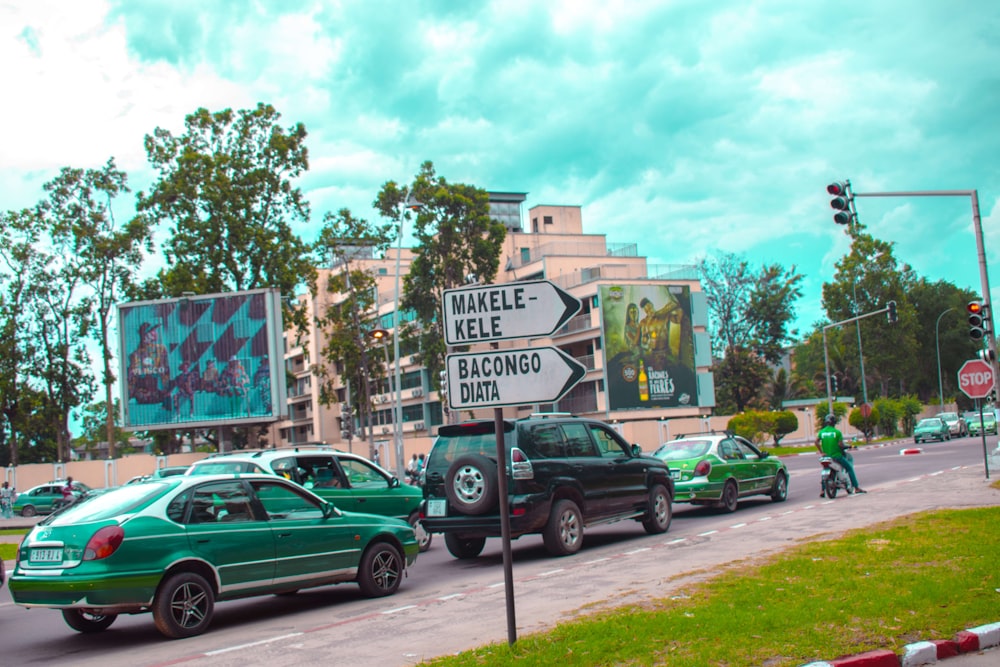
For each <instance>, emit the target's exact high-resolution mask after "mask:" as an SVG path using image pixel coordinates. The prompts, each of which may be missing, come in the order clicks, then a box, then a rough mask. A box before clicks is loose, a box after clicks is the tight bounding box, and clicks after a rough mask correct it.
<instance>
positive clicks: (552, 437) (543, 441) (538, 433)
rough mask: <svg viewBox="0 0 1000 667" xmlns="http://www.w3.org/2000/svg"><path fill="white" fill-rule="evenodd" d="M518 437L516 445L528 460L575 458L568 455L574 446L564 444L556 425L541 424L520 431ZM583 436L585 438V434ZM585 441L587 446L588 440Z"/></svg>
mask: <svg viewBox="0 0 1000 667" xmlns="http://www.w3.org/2000/svg"><path fill="white" fill-rule="evenodd" d="M520 435H521V437H519V438H518V440H517V444H518V446H519V447H520V448H521V449H523V450H524V451H525V453H526V454H527V455H528V456H529V457H530V458H544V459H556V458H560V457H563V456H575V454H571V453H568V452H570V451H572V450H573V447H574V445H572V444H569V443H567V442H564V440H563V432H562V430H561V429H560V428H559V426H558V425H556V424H541V425H538V426H532V427H531V428H529V429H521V431H520ZM583 435H584V437H585V438H586V436H587V434H586V433H584V434H583ZM586 439H587V445H588V446H589V444H590V438H586Z"/></svg>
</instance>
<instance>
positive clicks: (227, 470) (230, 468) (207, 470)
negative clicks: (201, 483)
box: [188, 461, 267, 475]
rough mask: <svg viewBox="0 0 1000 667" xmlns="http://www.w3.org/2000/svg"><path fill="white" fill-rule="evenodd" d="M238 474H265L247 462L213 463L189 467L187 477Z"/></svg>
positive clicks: (258, 467)
mask: <svg viewBox="0 0 1000 667" xmlns="http://www.w3.org/2000/svg"><path fill="white" fill-rule="evenodd" d="M240 472H258V473H266V472H267V471H265V470H264V469H263V468H261V467H260V466H257V465H254V464H253V463H250V462H249V461H213V462H211V463H200V464H198V465H193V466H191V470H189V471H188V474H189V475H230V474H233V473H240Z"/></svg>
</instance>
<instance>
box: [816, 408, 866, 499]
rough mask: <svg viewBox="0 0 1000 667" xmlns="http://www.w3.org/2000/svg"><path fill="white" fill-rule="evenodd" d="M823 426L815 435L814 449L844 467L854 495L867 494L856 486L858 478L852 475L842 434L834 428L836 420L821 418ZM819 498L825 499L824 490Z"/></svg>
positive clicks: (830, 417) (829, 416) (851, 465)
mask: <svg viewBox="0 0 1000 667" xmlns="http://www.w3.org/2000/svg"><path fill="white" fill-rule="evenodd" d="M823 424H824V426H823V428H821V429H820V430H819V433H817V434H816V449H818V450H819V453H820V454H822V455H823V456H829V457H830V458H831V459H833V460H834V461H836V462H837V463H839V464H840V465H842V466H844V469H845V470H847V476H848V477H850V478H851V485H852V486H853V487H854V493H868V492H867V491H865V490H864V489H862V488H861V486H860V485H859V484H858V476H857V475H856V474H854V463H853V461H852V460H851V457H850V455H849V454H847V447H845V446H844V434H843V433H841V432H840V431H839V430H838V429H837V426H836V424H837V418H836V417H835V416H833V415H827V416H826V417H824V418H823ZM819 497H820V498H825V497H826V490H825V489H821V490H820V494H819Z"/></svg>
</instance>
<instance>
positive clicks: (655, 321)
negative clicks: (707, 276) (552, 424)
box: [598, 283, 698, 410]
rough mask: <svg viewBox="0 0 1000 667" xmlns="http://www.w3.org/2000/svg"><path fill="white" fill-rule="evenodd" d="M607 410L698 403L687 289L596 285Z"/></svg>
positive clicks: (658, 284)
mask: <svg viewBox="0 0 1000 667" xmlns="http://www.w3.org/2000/svg"><path fill="white" fill-rule="evenodd" d="M598 293H599V297H600V308H601V330H602V332H603V339H604V350H605V354H606V359H607V362H606V363H605V365H604V372H605V378H604V381H605V387H606V388H607V396H608V409H609V410H630V409H640V408H641V409H645V408H675V407H687V406H693V405H697V404H698V385H697V376H696V373H695V366H694V333H693V330H692V327H691V288H690V286H688V285H670V284H666V283H641V284H622V285H601V286H600V287H599V292H598Z"/></svg>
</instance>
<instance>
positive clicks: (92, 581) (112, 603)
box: [7, 567, 163, 610]
mask: <svg viewBox="0 0 1000 667" xmlns="http://www.w3.org/2000/svg"><path fill="white" fill-rule="evenodd" d="M162 576H163V573H162V572H148V573H134V574H124V575H115V576H108V575H74V574H68V573H66V572H65V571H64V570H35V569H30V568H21V567H17V568H15V570H14V573H13V574H12V575H11V577H10V581H8V582H7V587H8V588H9V589H10V595H11V598H13V600H14V602H15V603H16V604H18V605H21V606H22V607H50V608H55V609H71V608H80V609H95V608H101V609H111V608H114V609H135V610H138V609H144V608H146V607H148V606H149V605H150V604H151V603H152V600H153V596H154V595H155V594H156V587H157V585H158V584H159V583H160V579H161V578H162Z"/></svg>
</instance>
